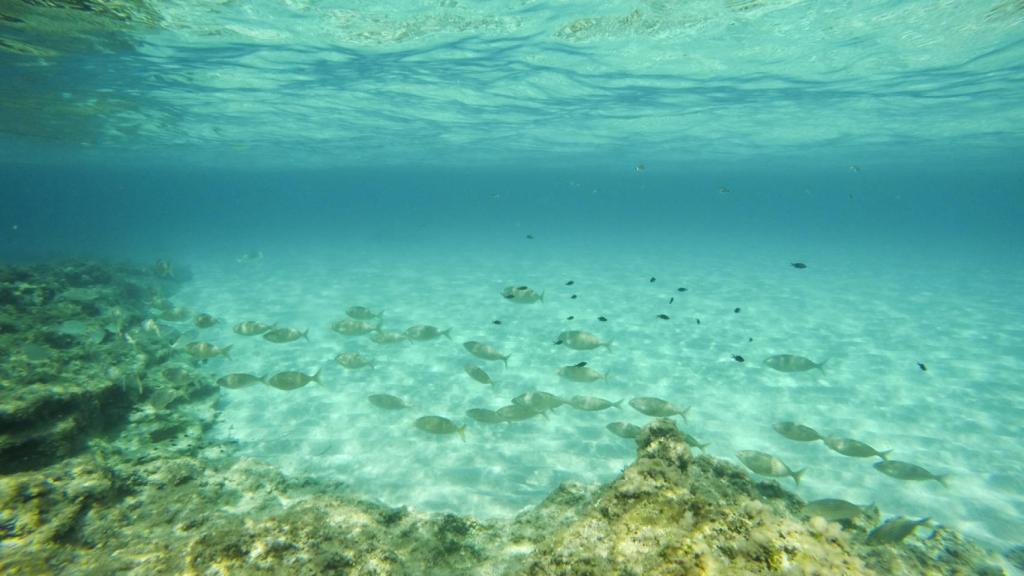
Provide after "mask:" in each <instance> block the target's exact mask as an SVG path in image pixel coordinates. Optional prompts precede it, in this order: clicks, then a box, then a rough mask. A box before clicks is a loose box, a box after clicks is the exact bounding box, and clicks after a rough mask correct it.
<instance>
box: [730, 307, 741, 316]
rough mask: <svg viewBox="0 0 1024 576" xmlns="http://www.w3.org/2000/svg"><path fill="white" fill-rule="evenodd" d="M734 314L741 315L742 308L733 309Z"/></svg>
mask: <svg viewBox="0 0 1024 576" xmlns="http://www.w3.org/2000/svg"><path fill="white" fill-rule="evenodd" d="M732 313H733V314H739V313H740V307H739V306H737V307H736V308H733V309H732Z"/></svg>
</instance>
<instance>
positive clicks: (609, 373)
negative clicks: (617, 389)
mask: <svg viewBox="0 0 1024 576" xmlns="http://www.w3.org/2000/svg"><path fill="white" fill-rule="evenodd" d="M611 373H612V371H611V370H608V371H607V372H605V373H604V376H601V379H602V380H604V381H605V382H607V381H608V376H610V375H611Z"/></svg>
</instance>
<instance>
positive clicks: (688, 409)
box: [679, 406, 693, 424]
mask: <svg viewBox="0 0 1024 576" xmlns="http://www.w3.org/2000/svg"><path fill="white" fill-rule="evenodd" d="M690 408H693V406H687V407H686V408H683V411H682V412H680V413H679V415H680V416H682V417H683V422H685V423H687V424H689V423H690V421H689V420H687V419H686V413H687V412H689V411H690Z"/></svg>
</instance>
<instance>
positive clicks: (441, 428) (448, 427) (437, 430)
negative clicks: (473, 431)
mask: <svg viewBox="0 0 1024 576" xmlns="http://www.w3.org/2000/svg"><path fill="white" fill-rule="evenodd" d="M413 424H414V425H415V426H416V427H417V428H419V429H420V430H423V431H424V432H430V433H431V434H458V435H459V438H462V441H463V442H465V441H466V426H465V425H462V426H456V424H455V422H452V421H451V420H449V419H447V418H445V417H444V416H421V417H419V418H417V419H416V422H414V423H413Z"/></svg>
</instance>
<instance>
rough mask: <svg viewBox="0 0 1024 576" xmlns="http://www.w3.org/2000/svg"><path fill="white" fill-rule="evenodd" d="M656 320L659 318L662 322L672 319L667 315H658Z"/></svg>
mask: <svg viewBox="0 0 1024 576" xmlns="http://www.w3.org/2000/svg"><path fill="white" fill-rule="evenodd" d="M657 318H661V319H662V320H671V319H672V318H671V317H670V316H669V315H668V314H658V316H657Z"/></svg>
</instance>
